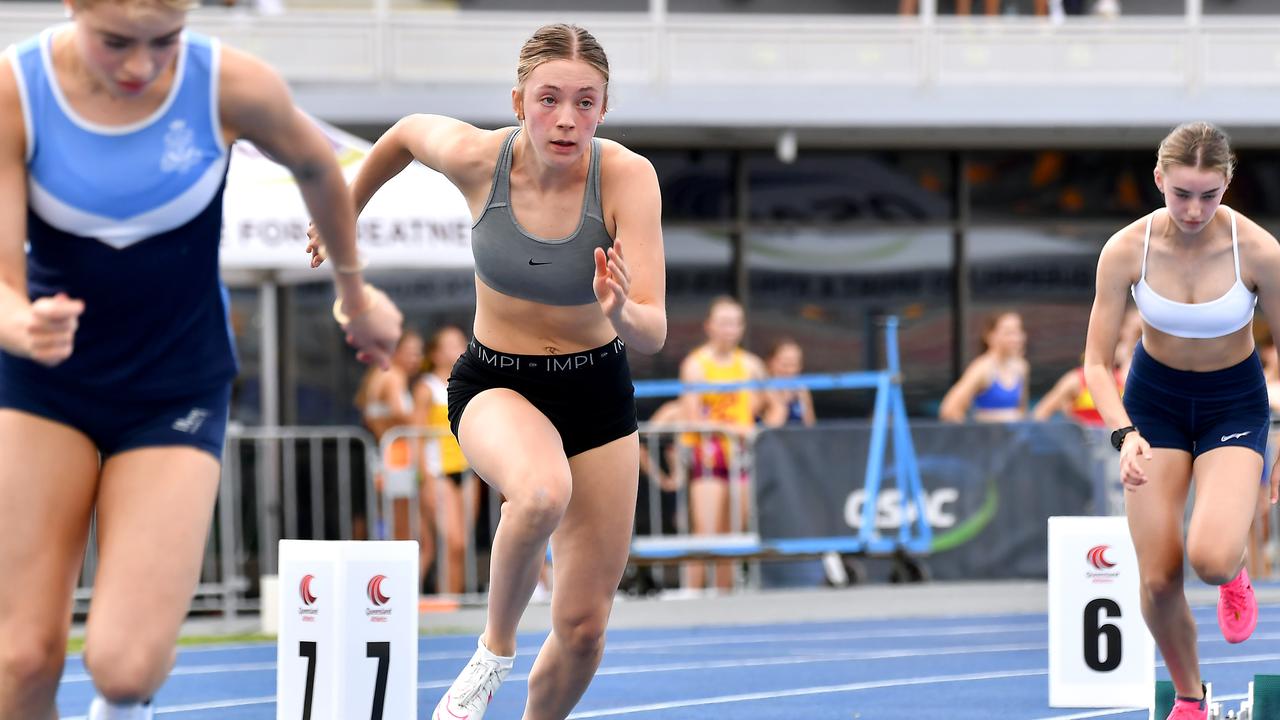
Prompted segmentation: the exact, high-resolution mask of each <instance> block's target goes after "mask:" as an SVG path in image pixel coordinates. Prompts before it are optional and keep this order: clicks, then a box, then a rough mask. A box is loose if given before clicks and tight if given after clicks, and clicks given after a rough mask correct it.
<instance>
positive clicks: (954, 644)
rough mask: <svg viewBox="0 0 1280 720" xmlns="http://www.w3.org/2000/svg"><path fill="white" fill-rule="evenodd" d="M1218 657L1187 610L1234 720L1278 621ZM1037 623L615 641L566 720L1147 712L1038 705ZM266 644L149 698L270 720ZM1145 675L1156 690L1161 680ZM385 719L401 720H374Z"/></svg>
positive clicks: (1042, 664) (497, 712) (864, 626)
mask: <svg viewBox="0 0 1280 720" xmlns="http://www.w3.org/2000/svg"><path fill="white" fill-rule="evenodd" d="M1261 616H1262V620H1261V622H1260V623H1259V625H1258V630H1257V632H1256V633H1255V634H1254V636H1253V638H1251V639H1250V640H1249V641H1248V642H1246V643H1244V644H1242V645H1235V646H1233V645H1228V644H1227V643H1226V642H1225V641H1224V640H1223V639H1222V636H1221V634H1220V633H1219V632H1218V628H1217V624H1216V620H1215V615H1214V609H1213V608H1212V607H1205V608H1197V609H1196V610H1195V617H1196V620H1197V622H1198V623H1199V626H1200V656H1201V662H1202V663H1203V672H1204V675H1205V677H1206V678H1207V679H1209V680H1211V681H1212V682H1213V683H1214V691H1215V696H1216V697H1217V698H1218V699H1224V698H1223V696H1227V697H1226V698H1225V699H1227V700H1228V701H1229V702H1228V703H1227V705H1226V707H1235V706H1236V705H1237V704H1238V702H1230V701H1231V700H1232V699H1235V700H1237V701H1238V699H1239V698H1240V697H1243V695H1244V693H1245V691H1246V688H1247V686H1248V682H1249V680H1250V679H1251V678H1252V676H1253V674H1254V673H1259V672H1272V673H1274V672H1276V668H1277V667H1280V606H1276V605H1272V606H1264V607H1263V608H1262V613H1261ZM1046 638H1047V627H1046V618H1045V616H1044V615H1003V616H978V617H964V618H933V619H902V620H874V621H857V622H838V623H787V624H770V625H748V626H729V627H725V626H721V627H700V628H667V629H649V630H616V631H611V632H610V634H609V645H608V648H607V650H606V652H605V657H604V662H603V663H602V664H601V667H600V671H599V673H598V674H597V676H596V679H595V681H594V682H593V683H592V685H591V688H590V689H589V690H588V691H587V694H586V696H585V697H584V698H583V699H582V702H581V703H579V705H578V708H577V710H575V712H574V713H573V714H572V715H570V716H569V717H570V718H612V717H618V718H656V719H660V720H711V719H713V718H714V719H716V720H723V719H725V718H733V719H734V720H775V719H776V720H795V718H805V719H806V720H853V719H858V720H879V719H884V720H907V719H910V720H932V719H935V718H936V719H938V720H942V719H944V718H945V719H946V720H989V719H990V718H1016V719H1023V718H1036V719H1038V718H1060V719H1063V720H1065V719H1066V718H1091V717H1103V718H1117V719H1121V720H1140V719H1145V718H1146V717H1147V714H1146V712H1145V711H1142V712H1135V711H1120V710H1115V709H1113V710H1070V709H1051V708H1050V707H1049V706H1048V680H1047V675H1046V673H1047V670H1046V668H1047V640H1046ZM541 640H542V635H541V634H528V635H521V637H520V643H521V649H520V653H519V656H518V658H517V660H516V666H515V670H514V671H513V672H512V674H511V676H510V678H509V679H508V680H507V682H506V684H505V685H504V686H503V688H502V690H501V691H500V692H499V693H498V694H497V695H495V696H494V701H493V704H492V705H491V706H490V710H489V713H488V715H487V716H486V718H487V720H518V718H519V717H520V715H521V710H522V708H523V706H524V700H525V693H526V690H527V685H526V681H527V679H528V672H529V668H530V667H531V666H532V664H533V659H534V655H535V653H536V652H537V649H538V646H539V644H540V643H541ZM421 642H422V645H421V653H422V656H421V659H420V662H421V665H420V667H419V685H418V688H419V695H418V703H419V715H420V716H421V717H427V716H428V714H429V713H430V710H431V708H432V707H433V706H434V704H435V702H436V700H437V699H438V698H439V697H440V695H441V693H442V692H443V689H444V688H445V687H447V686H448V684H449V683H450V682H451V681H452V679H453V677H454V675H455V674H456V673H457V672H458V671H459V670H460V669H461V668H462V665H463V664H464V663H465V662H466V660H467V659H468V658H470V656H471V653H472V651H473V650H474V648H475V637H474V636H465V637H464V636H432V637H426V638H423V639H422V641H421ZM275 659H276V647H275V645H274V644H263V645H241V646H235V647H230V646H226V647H210V648H189V649H183V650H182V652H181V653H180V655H179V657H178V665H177V668H176V669H175V670H174V673H173V675H172V676H171V677H170V678H169V680H168V682H167V683H166V684H165V686H164V688H163V689H162V690H161V691H160V693H159V695H158V696H157V697H156V704H157V707H158V715H159V717H162V718H181V719H182V720H215V719H217V720H274V718H275V713H276V710H275V697H274V695H275ZM1158 674H1159V676H1161V677H1165V678H1167V677H1168V675H1167V673H1165V672H1164V670H1163V667H1161V668H1160V671H1159V673H1158ZM91 696H92V685H91V683H90V681H89V678H88V676H87V675H86V674H85V670H84V663H83V661H82V659H81V658H80V657H79V656H74V657H71V658H69V659H68V661H67V666H66V670H65V673H64V675H63V679H62V687H61V690H60V691H59V694H58V706H59V710H60V711H61V713H62V717H63V718H64V720H66V719H68V718H69V719H70V720H83V714H84V713H85V712H86V709H87V707H88V703H89V700H90V698H91ZM388 720H402V719H400V718H395V719H392V718H388Z"/></svg>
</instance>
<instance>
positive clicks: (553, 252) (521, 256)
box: [471, 128, 613, 305]
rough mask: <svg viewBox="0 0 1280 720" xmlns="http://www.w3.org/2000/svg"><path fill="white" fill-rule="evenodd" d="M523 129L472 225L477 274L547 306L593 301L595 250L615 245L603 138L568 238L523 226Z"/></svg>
mask: <svg viewBox="0 0 1280 720" xmlns="http://www.w3.org/2000/svg"><path fill="white" fill-rule="evenodd" d="M519 134H520V130H519V129H518V128H517V129H516V130H513V131H512V132H511V134H510V135H508V136H507V139H506V140H505V141H503V143H502V151H501V153H500V154H499V155H498V165H497V167H495V168H494V171H493V187H492V188H491V189H490V190H489V201H488V202H487V203H486V204H485V207H484V212H482V213H481V214H480V219H479V220H477V221H476V223H475V225H473V226H472V227H471V254H472V256H473V257H474V258H475V270H476V275H477V276H479V278H480V280H481V281H482V282H483V283H484V284H485V285H488V286H489V287H491V288H493V289H494V290H497V291H498V292H500V293H502V294H503V295H510V296H512V297H517V298H521V299H523V300H530V301H533V302H539V303H545V304H547V305H586V304H588V303H594V302H596V295H595V291H593V290H592V288H591V281H592V278H593V277H594V276H595V257H594V254H595V249H596V248H603V249H605V250H608V249H609V248H610V247H611V246H612V245H613V238H611V237H609V232H608V231H607V230H605V227H604V213H603V212H602V211H601V209H600V141H599V140H597V139H595V138H592V139H591V166H590V169H589V170H588V171H587V185H586V190H585V192H584V193H583V194H584V196H585V197H584V198H583V201H582V215H581V216H580V217H579V219H578V228H577V229H576V230H574V231H573V233H571V234H570V235H569V236H567V237H563V238H560V239H557V240H548V239H545V238H540V237H538V236H536V235H534V234H533V233H531V232H529V231H528V230H525V229H524V228H522V227H520V223H518V222H517V221H516V218H515V214H514V213H513V212H512V211H511V147H512V145H513V144H514V143H515V139H516V136H517V135H519Z"/></svg>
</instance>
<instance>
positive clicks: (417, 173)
mask: <svg viewBox="0 0 1280 720" xmlns="http://www.w3.org/2000/svg"><path fill="white" fill-rule="evenodd" d="M312 121H313V122H315V123H316V125H317V126H318V127H319V128H320V129H321V130H323V131H324V134H325V136H326V137H328V139H329V143H330V144H331V145H332V147H333V152H334V155H336V156H337V159H338V163H339V165H341V166H342V171H343V174H344V176H345V177H346V178H347V181H348V182H350V181H351V179H352V178H353V177H355V174H356V172H357V171H358V170H359V168H360V164H361V163H362V162H363V161H364V159H365V158H366V157H367V156H368V155H369V150H370V149H371V148H372V146H371V145H370V144H369V143H368V142H366V141H364V140H362V139H360V138H358V137H356V136H354V135H351V134H348V133H345V132H343V131H341V130H339V129H337V128H335V127H333V126H331V125H327V124H325V123H323V122H320V121H318V120H315V119H314V118H313V119H312ZM309 222H310V214H309V213H308V212H307V208H306V205H305V204H304V203H303V201H302V195H301V193H299V192H298V185H297V183H296V182H294V179H293V176H292V175H291V174H290V173H289V171H288V170H286V169H285V168H284V167H283V166H281V165H279V164H277V163H275V162H274V161H272V160H270V159H269V158H267V156H265V155H264V154H263V153H262V152H261V151H260V150H258V148H256V147H254V146H253V145H252V144H251V143H248V142H244V141H240V142H237V143H236V144H235V145H234V146H233V147H232V150H231V165H230V168H229V169H228V171H227V188H226V192H225V194H224V196H223V224H222V247H221V252H220V262H219V264H220V266H221V268H222V271H223V275H224V277H225V278H226V279H227V280H228V281H229V282H233V283H235V282H237V281H238V282H241V283H243V282H245V281H248V282H251V283H256V284H257V285H258V287H259V302H260V306H259V313H260V315H261V323H260V324H259V327H260V332H261V335H260V342H261V344H260V358H259V360H260V362H259V372H260V381H261V391H262V392H261V395H262V424H263V425H265V426H274V425H276V424H278V422H279V418H280V408H279V388H280V362H279V358H280V353H279V343H280V337H279V324H278V317H277V308H278V305H277V300H278V298H277V293H278V289H279V283H280V282H282V281H285V282H289V281H298V282H304V281H328V280H330V279H331V278H332V274H331V271H329V270H327V269H321V270H312V269H311V268H310V265H309V262H308V261H309V258H308V256H307V254H306V252H305V248H306V245H307V225H308V223H309ZM358 243H359V247H360V255H361V257H362V258H363V259H365V260H367V261H368V263H369V270H368V272H369V273H377V272H378V271H380V270H415V269H417V270H425V269H468V268H471V267H472V260H471V211H470V209H469V208H468V207H467V202H466V199H465V198H463V196H462V193H460V192H459V191H458V189H457V188H455V187H454V186H453V184H452V183H450V182H449V181H448V180H447V179H446V178H445V177H444V176H443V175H441V174H440V173H438V172H436V171H434V170H431V169H430V168H427V167H425V166H423V165H421V164H419V163H412V164H410V165H409V166H408V167H407V168H405V169H404V171H403V172H401V173H400V174H399V175H397V176H396V177H394V178H392V179H391V180H390V181H389V182H387V184H386V185H384V186H383V187H382V189H381V190H379V191H378V194H377V195H375V196H374V197H373V199H372V200H371V201H370V202H369V204H368V205H367V206H366V207H365V209H364V211H363V212H362V213H361V214H360V218H359V237H358Z"/></svg>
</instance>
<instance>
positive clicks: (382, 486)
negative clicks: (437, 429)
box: [355, 330, 435, 575]
mask: <svg viewBox="0 0 1280 720" xmlns="http://www.w3.org/2000/svg"><path fill="white" fill-rule="evenodd" d="M421 369H422V336H421V335H419V334H418V333H416V332H414V331H413V330H405V331H404V334H403V335H401V336H400V342H399V343H397V344H396V350H395V353H393V354H392V356H391V366H390V367H389V368H387V369H386V370H381V369H379V368H374V367H371V368H369V369H368V370H366V371H365V374H364V378H363V379H361V381H360V388H359V389H358V390H357V391H356V398H355V404H356V407H357V408H359V410H360V415H361V418H362V419H363V421H364V426H365V427H366V428H368V430H369V432H371V433H373V437H374V439H375V440H377V441H378V446H379V448H382V436H383V435H385V434H386V433H387V431H388V430H390V429H391V428H393V427H397V426H400V425H411V424H413V422H414V419H415V418H414V408H413V394H412V393H411V392H410V391H409V388H410V387H411V386H412V380H413V378H414V377H415V376H416V375H417V374H418V372H419V371H420V370H421ZM415 442H416V440H411V439H410V438H399V439H397V440H395V441H393V442H392V443H391V445H390V446H389V447H386V448H382V467H381V469H380V470H379V472H378V475H377V476H376V477H375V479H374V485H375V487H376V488H377V490H378V491H379V494H381V493H389V494H391V495H392V496H396V500H395V501H394V502H393V504H392V509H393V512H392V527H391V528H390V531H391V536H392V537H394V538H396V539H398V540H405V539H409V538H410V537H411V533H410V529H409V504H408V502H407V501H406V500H404V499H403V498H404V496H405V495H407V494H408V493H409V491H410V489H411V488H412V487H413V483H414V482H415V481H416V480H417V478H418V469H417V467H416V462H415V458H416V456H417V453H416V452H415V451H414V450H415V448H414V444H415ZM418 499H419V502H418V505H419V516H420V519H421V522H422V526H421V532H420V533H419V536H420V537H419V558H420V562H419V565H420V568H421V570H422V572H423V575H425V574H426V571H427V569H429V568H430V567H431V561H432V559H433V558H434V557H435V540H434V532H435V531H434V526H433V524H432V520H433V518H434V511H433V508H432V507H431V506H430V504H431V500H432V498H431V493H426V492H421V493H419V495H418Z"/></svg>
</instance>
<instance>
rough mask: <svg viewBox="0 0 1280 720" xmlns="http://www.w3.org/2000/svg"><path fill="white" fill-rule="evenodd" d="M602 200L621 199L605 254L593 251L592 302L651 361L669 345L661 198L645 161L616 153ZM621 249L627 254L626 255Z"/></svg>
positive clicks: (623, 150)
mask: <svg viewBox="0 0 1280 720" xmlns="http://www.w3.org/2000/svg"><path fill="white" fill-rule="evenodd" d="M611 165H612V166H611V167H610V171H609V174H608V176H607V184H606V181H605V180H604V179H602V182H601V188H600V192H601V195H604V194H605V193H608V194H609V195H610V196H612V197H615V198H619V200H618V201H617V203H616V208H617V209H616V210H615V211H614V218H615V220H616V221H617V230H616V234H615V237H614V240H613V247H611V248H609V252H607V253H606V252H605V251H604V250H601V249H599V248H597V249H596V252H595V255H596V277H595V282H594V287H595V293H596V300H598V301H599V302H600V308H601V309H602V310H603V311H604V314H605V316H606V317H608V318H609V322H611V323H613V329H614V330H615V331H616V332H617V333H618V337H620V338H622V341H623V342H624V343H626V344H627V346H628V347H629V348H632V349H634V350H635V351H636V352H639V353H644V354H646V355H652V354H654V353H656V352H658V351H659V350H661V349H662V346H663V344H665V343H666V341H667V265H666V256H665V254H664V252H663V248H662V194H661V191H660V190H659V188H658V174H657V173H656V172H654V170H653V165H652V164H650V163H649V161H648V160H646V159H645V158H644V157H642V156H640V155H637V154H635V153H633V152H631V151H630V150H627V149H626V148H623V147H621V146H619V147H618V153H617V154H616V155H615V156H614V158H613V159H612V164H611ZM624 246H625V252H624Z"/></svg>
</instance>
